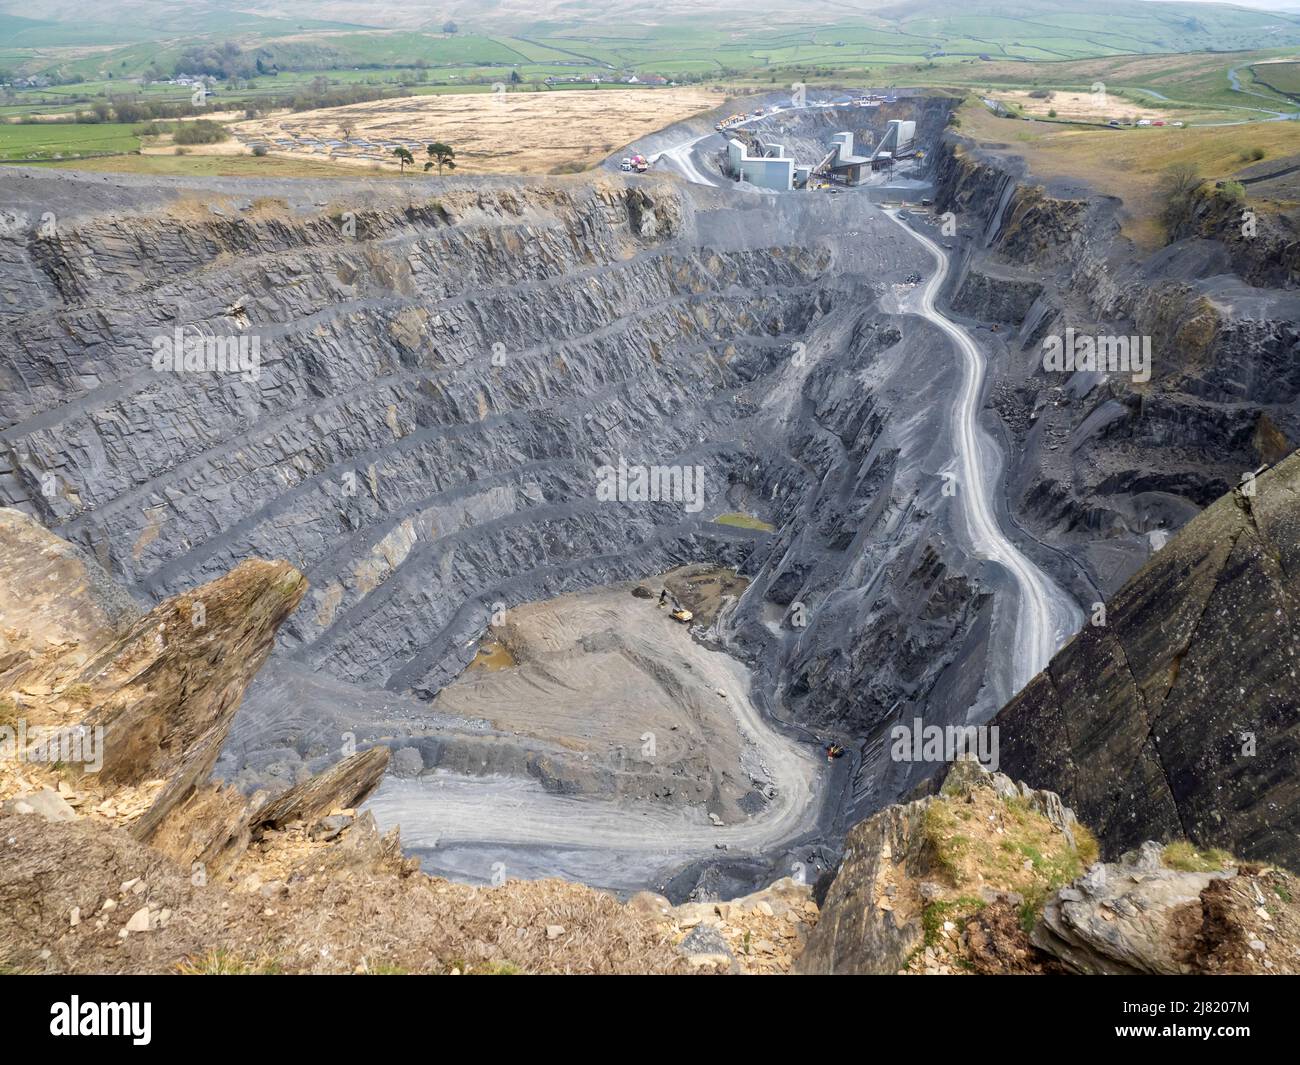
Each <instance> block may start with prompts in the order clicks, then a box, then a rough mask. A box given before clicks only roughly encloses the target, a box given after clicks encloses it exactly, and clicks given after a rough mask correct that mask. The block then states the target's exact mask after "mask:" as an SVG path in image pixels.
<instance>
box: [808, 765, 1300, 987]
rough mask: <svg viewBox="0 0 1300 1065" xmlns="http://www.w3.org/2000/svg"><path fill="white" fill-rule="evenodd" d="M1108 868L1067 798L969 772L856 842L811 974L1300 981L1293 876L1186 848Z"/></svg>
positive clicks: (850, 844) (833, 890) (1149, 850)
mask: <svg viewBox="0 0 1300 1065" xmlns="http://www.w3.org/2000/svg"><path fill="white" fill-rule="evenodd" d="M1095 856H1096V843H1095V841H1094V840H1093V838H1092V836H1091V834H1090V833H1089V832H1088V830H1087V829H1086V828H1084V827H1083V826H1082V825H1080V824H1079V823H1078V822H1077V821H1076V820H1075V817H1074V814H1073V812H1072V811H1071V810H1070V809H1069V808H1067V807H1066V806H1065V805H1064V804H1063V803H1062V802H1061V800H1060V798H1059V796H1057V795H1056V794H1054V793H1053V792H1048V791H1035V790H1033V789H1030V788H1028V787H1027V786H1026V785H1024V784H1019V785H1017V784H1015V783H1013V782H1012V781H1011V780H1010V778H1008V777H1006V776H1004V775H1003V774H1001V773H993V774H990V773H988V772H987V771H985V770H984V769H982V768H981V767H980V766H979V764H978V763H976V762H974V761H959V762H958V763H957V764H956V765H955V766H954V768H953V770H952V772H950V774H949V776H948V779H947V780H946V781H945V783H944V786H943V790H942V791H941V793H940V794H939V795H937V796H928V797H926V798H923V799H920V800H917V801H916V802H911V803H908V804H906V805H899V806H890V807H888V808H887V809H885V810H882V811H881V812H880V813H878V814H876V815H875V816H874V817H872V818H870V819H869V820H867V821H864V822H863V823H861V824H859V825H858V826H857V827H855V828H854V829H853V830H852V831H851V832H850V833H849V837H848V841H847V845H846V849H845V857H844V861H843V863H842V864H841V866H840V868H839V869H838V871H837V872H836V874H835V877H834V880H833V881H832V883H831V884H830V886H829V890H828V892H827V894H826V900H825V903H824V904H823V906H822V911H821V915H820V917H819V920H818V924H817V926H816V928H814V929H813V931H812V932H811V934H810V935H809V938H808V945H807V948H806V949H805V950H804V952H803V954H802V956H801V957H800V958H799V960H798V961H797V962H796V971H799V972H803V973H814V974H815V973H822V974H833V973H865V974H883V973H925V974H932V975H951V974H960V973H994V974H1004V973H1017V974H1046V973H1071V972H1073V973H1089V974H1107V973H1164V974H1179V973H1187V974H1190V973H1219V972H1255V973H1294V972H1300V904H1298V903H1297V901H1296V894H1297V891H1298V890H1300V888H1298V886H1297V883H1296V879H1295V878H1294V877H1293V876H1291V875H1290V874H1288V873H1286V872H1284V871H1281V870H1277V869H1270V868H1267V867H1260V866H1255V865H1249V864H1244V863H1240V862H1237V861H1236V860H1235V859H1232V858H1231V857H1230V856H1229V855H1227V854H1226V853H1223V852H1207V851H1199V850H1197V849H1196V848H1195V847H1193V846H1191V845H1190V844H1186V843H1180V844H1177V845H1173V846H1162V845H1161V844H1158V843H1154V842H1147V843H1145V844H1143V846H1142V848H1141V849H1140V850H1138V851H1136V852H1132V853H1129V854H1126V855H1125V856H1124V857H1123V858H1122V859H1121V860H1120V861H1119V862H1118V863H1115V864H1104V863H1101V862H1093V861H1092V859H1093V858H1094V857H1095ZM1085 867H1086V871H1085Z"/></svg>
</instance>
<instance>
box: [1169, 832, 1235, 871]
mask: <svg viewBox="0 0 1300 1065" xmlns="http://www.w3.org/2000/svg"><path fill="white" fill-rule="evenodd" d="M1160 857H1161V860H1162V861H1163V862H1164V863H1165V865H1167V866H1168V867H1169V868H1170V869H1177V870H1178V871H1179V872H1182V873H1217V872H1219V871H1221V870H1223V869H1229V868H1231V867H1232V866H1234V865H1236V864H1237V860H1236V859H1235V858H1234V857H1233V856H1232V855H1231V854H1229V853H1228V852H1227V851H1225V850H1220V849H1219V848H1218V847H1206V848H1199V847H1197V846H1196V845H1195V844H1192V843H1188V842H1187V841H1186V840H1179V841H1178V842H1176V843H1170V844H1169V845H1168V846H1167V847H1165V849H1164V852H1163V853H1162V854H1161V856H1160Z"/></svg>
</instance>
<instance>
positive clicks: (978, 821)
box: [923, 788, 1098, 928]
mask: <svg viewBox="0 0 1300 1065" xmlns="http://www.w3.org/2000/svg"><path fill="white" fill-rule="evenodd" d="M923 831H924V833H925V839H926V843H927V845H928V846H929V847H930V848H931V853H932V856H933V859H934V863H935V865H936V867H937V868H938V869H939V870H940V871H941V872H942V873H943V875H944V877H945V878H946V879H947V881H948V884H949V887H950V888H951V891H950V892H949V893H948V894H949V897H948V898H946V899H942V900H939V902H942V903H943V904H944V914H945V919H955V918H953V914H960V915H969V914H970V913H971V912H974V911H973V909H971V908H969V907H966V906H963V905H956V906H954V905H952V904H953V903H954V902H958V903H960V902H961V900H963V899H977V897H978V896H979V894H980V891H981V889H983V888H992V889H993V890H995V891H1006V892H1014V893H1015V894H1017V895H1020V896H1021V898H1022V899H1023V900H1024V903H1023V907H1022V909H1021V921H1022V924H1023V925H1025V926H1026V928H1029V927H1032V925H1033V922H1034V921H1035V920H1036V919H1037V917H1038V915H1039V914H1040V913H1041V912H1042V907H1043V902H1044V900H1045V899H1046V898H1047V896H1048V895H1050V894H1051V893H1052V892H1053V891H1055V890H1057V889H1058V888H1060V887H1064V886H1065V885H1066V884H1068V883H1069V882H1070V881H1072V880H1074V879H1075V878H1076V877H1079V876H1081V875H1082V874H1083V872H1084V870H1086V869H1087V868H1088V866H1089V865H1091V864H1092V863H1093V862H1094V861H1096V860H1097V855H1098V846H1097V840H1096V838H1095V837H1094V836H1093V835H1092V833H1091V832H1090V831H1088V829H1087V828H1085V827H1084V826H1083V825H1075V826H1074V827H1073V829H1072V831H1073V833H1074V839H1075V845H1074V846H1071V845H1070V841H1069V840H1068V839H1067V838H1066V836H1065V835H1064V834H1063V833H1061V832H1059V831H1057V830H1056V828H1055V827H1054V826H1053V825H1052V824H1051V822H1049V821H1048V820H1047V818H1045V817H1043V816H1042V814H1039V813H1037V812H1035V811H1033V810H1031V809H1030V808H1029V806H1028V805H1027V804H1026V803H1024V802H1023V801H1021V800H1019V799H1008V800H1003V799H1000V798H998V796H997V794H996V793H995V792H994V791H993V790H992V789H991V788H976V789H974V790H973V791H972V793H971V797H970V800H969V801H960V800H956V799H949V800H948V801H946V802H934V803H931V804H930V806H929V807H928V808H927V809H926V811H925V821H924V825H923ZM974 908H975V909H978V906H975V907H974Z"/></svg>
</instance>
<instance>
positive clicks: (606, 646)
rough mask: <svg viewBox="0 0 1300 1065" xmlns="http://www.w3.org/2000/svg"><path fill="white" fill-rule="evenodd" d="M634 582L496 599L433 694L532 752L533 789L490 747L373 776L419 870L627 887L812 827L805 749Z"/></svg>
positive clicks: (810, 772) (378, 803) (655, 585)
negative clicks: (487, 752) (450, 764)
mask: <svg viewBox="0 0 1300 1065" xmlns="http://www.w3.org/2000/svg"><path fill="white" fill-rule="evenodd" d="M635 587H636V585H634V584H622V585H618V586H614V587H610V588H604V589H598V590H595V591H592V592H585V593H578V594H572V595H566V596H561V597H560V598H557V599H552V600H548V601H546V602H542V603H533V604H528V605H525V606H521V607H518V608H516V609H514V610H510V611H508V612H506V613H505V615H504V618H503V619H501V621H500V624H499V625H497V626H495V627H494V629H493V630H491V631H490V635H489V639H490V641H491V645H490V647H489V649H488V651H487V653H486V654H480V656H479V658H478V660H477V662H478V664H477V665H472V666H471V667H470V668H469V669H468V670H467V671H466V672H465V673H464V674H463V675H462V676H461V677H460V678H459V679H458V680H457V681H456V682H455V683H454V684H452V685H450V686H449V687H448V688H446V689H444V691H443V692H442V693H441V694H440V695H439V697H438V699H437V700H435V703H434V709H436V710H437V711H438V712H439V713H440V714H442V715H447V717H449V718H452V719H454V718H456V717H461V718H463V719H464V720H465V721H466V722H467V723H468V722H471V721H476V720H477V721H487V722H488V724H489V725H490V727H491V729H492V730H493V732H494V734H496V735H505V736H508V737H511V738H512V742H517V743H518V744H519V745H521V746H522V747H523V748H524V749H525V750H527V751H529V752H531V755H532V757H533V758H534V759H535V758H537V757H539V756H540V757H542V758H544V759H545V760H546V763H547V766H546V773H545V778H546V786H544V784H543V783H542V782H541V781H540V780H539V779H537V775H538V774H537V773H536V772H534V773H533V774H532V775H530V774H528V773H519V772H514V773H505V772H492V771H491V770H492V769H494V768H497V766H495V765H493V764H492V763H491V762H490V761H489V759H488V758H484V760H483V761H482V762H481V763H480V764H478V765H467V764H466V759H465V758H464V757H462V758H461V759H460V760H459V761H458V763H457V768H456V769H452V770H449V769H446V768H437V769H433V770H425V771H424V772H422V773H420V774H419V775H418V776H416V777H414V778H395V777H393V776H390V777H388V778H387V779H386V780H385V782H384V784H383V785H382V786H381V788H380V790H379V791H378V792H377V793H376V795H375V797H374V798H373V799H372V800H371V802H370V807H369V808H370V809H371V810H372V811H373V812H374V814H375V816H376V818H377V819H378V820H379V822H380V823H381V825H382V826H384V827H389V826H391V825H399V826H400V827H401V832H402V839H403V842H404V844H405V846H406V848H407V850H408V852H409V853H411V854H414V855H417V856H419V858H420V859H421V863H422V865H423V866H424V868H425V869H426V871H429V872H437V873H442V874H445V875H449V876H453V877H455V878H457V879H466V880H472V881H490V880H492V879H493V878H494V877H497V878H500V877H501V876H508V877H512V878H513V877H533V876H545V875H550V876H556V875H559V876H564V877H567V878H571V879H576V880H582V881H584V882H586V883H590V884H594V885H596V886H600V887H607V888H613V889H632V888H637V887H643V886H645V884H646V883H650V882H653V881H654V880H655V879H656V878H657V877H660V876H662V875H665V874H666V873H667V872H668V871H669V870H671V869H675V868H678V867H680V866H681V865H683V864H684V863H687V862H690V861H692V860H697V859H700V858H703V857H718V856H720V855H719V851H721V850H726V851H728V852H734V853H736V854H739V855H744V854H750V853H757V852H761V851H763V850H765V849H767V848H770V847H772V846H774V845H776V844H779V843H781V842H783V841H785V840H788V839H791V838H793V837H795V836H798V835H799V834H801V833H802V832H804V831H806V830H808V829H811V828H812V827H814V825H815V822H816V820H817V817H818V813H819V808H820V803H819V801H818V798H819V793H820V787H819V786H820V781H821V775H822V769H823V767H824V765H825V761H824V759H823V757H822V756H821V754H820V752H819V751H818V750H815V749H814V748H813V747H812V746H811V745H810V744H808V743H803V742H797V741H795V740H793V739H790V738H788V737H787V736H785V735H783V734H782V733H780V732H777V731H775V730H774V729H773V728H772V727H771V726H770V725H769V724H768V723H767V722H766V720H765V719H764V718H763V716H762V715H761V713H760V712H759V709H758V708H757V706H756V705H755V704H754V702H753V701H752V700H751V697H750V673H749V671H748V669H747V668H746V667H745V666H744V665H743V664H742V663H740V662H739V661H737V660H736V659H734V658H732V657H731V656H730V655H728V654H726V653H724V652H722V651H719V650H714V649H713V648H711V647H709V646H706V644H705V643H703V642H701V641H700V640H698V639H697V638H696V636H695V635H694V634H693V633H692V632H691V631H690V630H689V629H688V627H687V626H686V625H683V624H681V623H679V622H676V621H674V620H672V618H671V617H670V616H669V611H670V608H671V604H666V605H664V606H662V607H661V606H660V605H659V604H658V599H659V591H660V590H661V588H662V587H663V581H662V579H658V578H656V579H651V580H648V581H645V582H643V584H642V589H641V594H640V596H637V595H633V594H632V592H633V589H634V588H635ZM485 663H486V664H485ZM485 742H486V740H485Z"/></svg>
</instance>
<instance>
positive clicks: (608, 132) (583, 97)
mask: <svg viewBox="0 0 1300 1065" xmlns="http://www.w3.org/2000/svg"><path fill="white" fill-rule="evenodd" d="M719 103H721V97H720V96H719V95H717V94H716V93H711V92H708V91H707V90H704V89H670V90H662V91H657V92H644V91H642V92H638V91H635V90H630V89H629V90H624V91H622V92H614V91H573V92H564V93H528V92H525V93H508V94H506V93H489V94H473V95H441V96H417V97H407V98H401V99H396V100H376V101H372V102H369V103H362V104H356V105H353V106H350V107H334V108H327V109H323V110H319V111H306V112H303V113H301V114H290V115H283V116H273V117H270V118H267V119H259V120H255V121H250V122H240V123H236V124H235V125H234V126H232V127H231V128H232V131H233V132H234V133H235V135H236V136H237V137H238V138H239V139H240V140H241V141H243V142H245V143H249V144H251V143H255V142H256V143H262V144H266V145H269V146H270V147H271V155H272V156H275V157H285V156H293V157H297V158H302V157H303V156H319V157H323V158H326V159H331V160H333V161H335V162H342V163H351V164H353V165H361V166H366V165H375V164H378V163H380V162H382V163H383V164H385V165H388V166H394V167H395V166H397V161H396V159H395V158H394V157H393V155H392V150H391V148H385V147H382V145H391V144H396V143H406V144H409V145H411V146H412V147H413V150H414V151H416V152H419V151H420V146H421V145H422V144H424V143H427V142H430V141H435V140H440V141H444V142H446V143H449V144H452V145H454V146H455V148H456V166H457V168H458V169H461V170H464V171H468V172H470V173H505V172H511V173H549V172H554V171H556V170H561V169H581V168H583V167H586V166H591V165H594V164H595V163H597V162H599V160H601V159H602V158H604V157H605V156H606V155H608V154H609V153H610V152H612V151H614V150H615V149H616V148H617V147H618V146H619V145H621V144H627V143H628V142H630V141H633V140H635V139H636V138H638V137H640V136H643V135H644V134H646V133H650V132H652V131H654V130H656V129H659V128H661V127H662V126H664V125H666V124H669V123H671V122H675V121H677V120H679V119H682V118H686V117H688V116H690V115H694V114H698V113H699V112H701V111H707V110H709V109H711V108H713V107H716V106H717V105H718V104H719ZM421 161H423V160H421Z"/></svg>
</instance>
